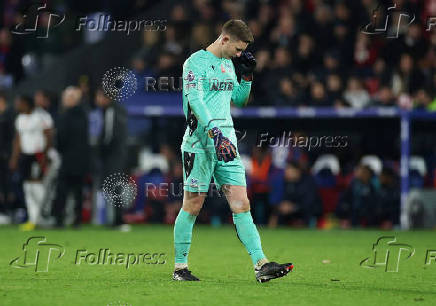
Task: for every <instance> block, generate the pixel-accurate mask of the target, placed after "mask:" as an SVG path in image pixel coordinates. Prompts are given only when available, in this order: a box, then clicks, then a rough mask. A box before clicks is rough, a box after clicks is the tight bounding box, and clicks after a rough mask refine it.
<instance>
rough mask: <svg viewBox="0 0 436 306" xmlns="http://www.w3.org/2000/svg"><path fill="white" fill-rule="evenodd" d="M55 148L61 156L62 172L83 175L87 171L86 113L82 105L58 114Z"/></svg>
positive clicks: (88, 151)
mask: <svg viewBox="0 0 436 306" xmlns="http://www.w3.org/2000/svg"><path fill="white" fill-rule="evenodd" d="M57 148H58V151H59V153H60V155H61V157H62V165H61V169H60V171H61V173H62V174H66V175H85V174H86V173H87V172H88V170H89V159H90V146H89V135H88V115H87V113H86V111H85V110H84V108H83V107H82V106H74V107H72V108H68V109H66V110H65V112H63V113H62V114H60V116H59V119H58V124H57Z"/></svg>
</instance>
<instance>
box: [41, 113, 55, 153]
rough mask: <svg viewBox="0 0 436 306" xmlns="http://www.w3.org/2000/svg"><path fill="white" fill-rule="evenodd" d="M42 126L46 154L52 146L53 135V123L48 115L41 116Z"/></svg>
mask: <svg viewBox="0 0 436 306" xmlns="http://www.w3.org/2000/svg"><path fill="white" fill-rule="evenodd" d="M42 125H43V134H44V138H45V148H44V153H47V152H48V150H49V149H50V148H51V147H52V146H53V135H54V129H53V127H54V123H53V119H52V118H51V116H50V115H49V114H44V115H43V116H42Z"/></svg>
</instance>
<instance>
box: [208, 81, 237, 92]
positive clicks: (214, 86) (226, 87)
mask: <svg viewBox="0 0 436 306" xmlns="http://www.w3.org/2000/svg"><path fill="white" fill-rule="evenodd" d="M210 90H211V91H232V90H233V82H232V81H221V82H220V81H218V80H211V82H210Z"/></svg>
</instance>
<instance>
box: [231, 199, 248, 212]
mask: <svg viewBox="0 0 436 306" xmlns="http://www.w3.org/2000/svg"><path fill="white" fill-rule="evenodd" d="M230 206H231V208H232V211H233V213H235V214H239V213H242V212H246V211H249V210H250V201H249V200H248V198H245V199H243V200H235V201H233V202H232V203H231V205H230Z"/></svg>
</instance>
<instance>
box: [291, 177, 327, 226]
mask: <svg viewBox="0 0 436 306" xmlns="http://www.w3.org/2000/svg"><path fill="white" fill-rule="evenodd" d="M283 200H284V201H291V202H293V203H294V204H295V205H296V206H297V209H298V210H297V211H296V213H298V214H299V215H301V216H302V217H303V218H304V219H306V220H309V218H310V217H314V216H319V215H320V214H321V210H322V207H321V200H320V197H319V194H318V192H317V186H316V183H315V180H314V179H313V177H312V176H310V175H308V174H302V175H301V178H300V179H299V180H298V181H297V182H290V181H285V186H284V194H283Z"/></svg>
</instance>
